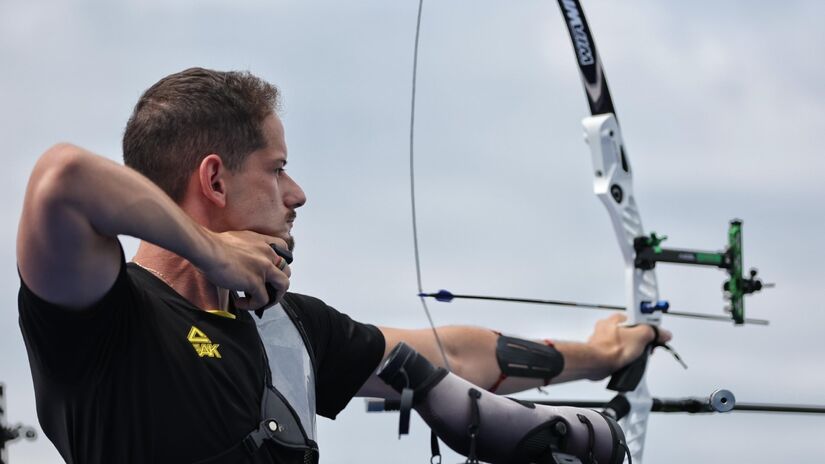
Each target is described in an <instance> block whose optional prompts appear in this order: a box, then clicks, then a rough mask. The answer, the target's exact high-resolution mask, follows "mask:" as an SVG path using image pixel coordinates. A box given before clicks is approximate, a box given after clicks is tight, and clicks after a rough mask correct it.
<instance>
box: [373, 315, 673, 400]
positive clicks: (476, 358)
mask: <svg viewBox="0 0 825 464" xmlns="http://www.w3.org/2000/svg"><path fill="white" fill-rule="evenodd" d="M624 321H625V317H624V316H623V315H620V314H614V315H613V316H610V317H608V318H606V319H602V320H600V321H599V322H597V323H596V326H595V328H594V331H593V334H592V335H591V336H590V338H589V339H588V340H587V341H586V342H568V341H554V342H553V345H554V347H555V348H556V349H557V350H558V351H559V352H560V353H561V354H562V355H563V356H564V360H565V363H564V370H563V371H562V372H561V374H559V375H558V376H556V377H554V378H553V379H551V383H559V382H568V381H572V380H580V379H589V380H600V379H603V378H605V377H607V376H609V375H610V374H612V373H613V372H615V371H617V370H618V369H619V368H621V367H623V366H624V365H626V364H628V363H630V362H631V361H633V360H634V359H636V358H637V357H639V356H640V355H641V353H642V350H643V349H644V348H645V347H646V346H647V344H648V343H650V342H651V341H652V339H653V336H654V333H653V331H652V330H650V328H649V327H646V326H643V325H642V326H636V327H624V326H622V325H621V323H622V322H624ZM381 332H382V333H383V334H384V337H385V339H386V350H385V353H384V356H385V357H386V356H387V355H388V354H389V351H390V350H392V348H394V347H395V345H397V344H398V343H399V342H402V341H403V342H404V343H406V344H408V345H410V346H411V347H413V348H414V349H415V350H416V351H417V352H419V353H420V354H422V355H424V357H426V358H427V359H428V360H429V361H430V362H432V363H433V364H435V365H437V366H440V367H444V357H443V356H442V355H441V353H440V351H439V348H438V345H437V343H436V342H435V337H434V336H433V332H432V329H419V330H405V329H393V328H388V327H381ZM438 334H439V336H440V337H441V341H442V343H443V344H444V351H445V353H446V355H447V360H448V362H449V364H450V368H451V370H452V371H453V373H454V374H456V375H458V376H459V377H462V378H464V379H465V380H468V381H469V382H471V383H473V384H475V385H478V386H480V387H482V388H487V389H489V388H490V387H492V386H493V385H496V384H497V383H498V384H499V385H497V388H496V393H500V394H507V393H514V392H518V391H523V390H527V389H530V388H536V387H540V386H542V385H544V380H543V379H536V378H525V377H507V378H506V379H504V380H503V381H501V382H499V379H501V369H500V368H499V365H498V361H497V358H496V345H497V343H498V337H499V335H498V334H497V333H495V332H494V331H492V330H489V329H484V328H479V327H466V326H450V327H439V328H438ZM670 338H671V334H670V332H668V331H666V330H664V329H662V330H661V331H660V340H661V341H663V342H666V341H668V340H670ZM538 343H542V342H541V341H538ZM388 391H389V390H388V389H387V388H386V387H385V386H384V385H381V382H380V380H377V379H376V378H373V379H370V381H368V382H367V384H366V385H365V386H364V389H362V391H361V392H360V394H361V395H362V396H371V395H372V396H384V395H383V393H386V392H388Z"/></svg>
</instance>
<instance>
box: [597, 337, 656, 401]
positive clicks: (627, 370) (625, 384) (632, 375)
mask: <svg viewBox="0 0 825 464" xmlns="http://www.w3.org/2000/svg"><path fill="white" fill-rule="evenodd" d="M652 349H653V348H652V347H649V346H648V347H647V348H645V350H644V351H643V352H642V354H641V355H640V356H639V357H638V358H636V359H635V360H634V361H633V362H631V363H630V364H628V365H626V366H624V367H623V368H621V369H619V370H618V371H616V372H614V373H613V375H612V376H610V382H608V384H607V389H608V390H613V391H617V392H629V391H633V390H635V389H636V387H638V386H639V382H641V381H642V377H644V375H645V368H646V367H647V357H648V356H650V352H651V350H652Z"/></svg>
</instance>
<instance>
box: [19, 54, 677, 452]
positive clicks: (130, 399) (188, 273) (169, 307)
mask: <svg viewBox="0 0 825 464" xmlns="http://www.w3.org/2000/svg"><path fill="white" fill-rule="evenodd" d="M277 106H278V91H277V89H276V88H275V87H273V86H272V85H270V84H268V83H266V82H264V81H262V80H261V79H259V78H257V77H255V76H252V75H250V74H248V73H237V72H217V71H211V70H206V69H200V68H194V69H188V70H185V71H183V72H180V73H176V74H173V75H170V76H167V77H165V78H163V79H162V80H160V81H159V82H158V83H156V84H155V85H153V86H152V87H151V88H149V89H148V90H147V91H146V92H145V93H144V95H143V96H142V97H141V99H140V101H139V102H138V104H137V105H136V107H135V110H134V113H133V114H132V116H131V118H130V119H129V122H128V124H127V127H126V131H125V134H124V140H123V152H124V161H125V163H126V165H127V166H128V167H124V166H120V165H118V164H116V163H113V162H111V161H108V160H107V159H105V158H102V157H99V156H96V155H94V154H92V153H89V152H88V151H86V150H84V149H82V148H80V147H76V146H72V145H68V144H60V145H56V146H54V147H53V148H51V149H49V150H48V151H47V152H46V153H44V154H43V155H42V157H41V158H40V159H39V160H38V162H37V164H36V165H35V167H34V170H33V172H32V175H31V178H30V180H29V184H28V187H27V191H26V197H25V202H24V206H23V213H22V217H21V220H20V227H19V233H18V241H17V256H18V268H19V272H20V277H21V289H20V297H19V310H20V325H21V330H22V332H23V336H24V339H25V341H26V347H27V350H28V354H29V360H30V364H31V368H32V376H33V379H34V384H35V393H36V398H37V407H38V417H39V419H40V422H41V425H42V427H43V430H44V432H45V433H46V435H47V436H48V437H49V438H50V439H51V440H52V442H53V443H54V444H55V446H56V447H57V449H58V450H59V451H60V453H61V455H62V456H63V458H64V459H66V461H67V462H69V463H95V462H118V463H126V462H159V463H160V462H170V463H171V462H175V463H180V462H197V461H203V462H213V461H210V460H211V459H213V458H216V456H217V457H219V456H221V455H222V453H229V454H223V456H224V458H223V459H224V461H225V462H232V460H233V459H235V458H234V457H233V458H227V457H226V456H230V455H231V456H236V455H234V454H232V453H235V452H236V451H237V450H238V449H241V448H239V446H240V445H239V443H246V445H244V446H248V444H249V443H250V442H251V441H253V442H257V439H252V440H251V439H250V438H249V437H251V436H252V434H251V432H250V430H254V429H255V428H256V427H258V425H259V422H260V421H261V415H262V412H261V411H262V409H266V408H268V407H270V406H272V402H271V401H275V402H277V401H281V402H283V403H289V407H287V408H286V409H287V410H291V411H293V415H294V416H295V417H294V418H293V419H295V422H296V423H299V424H300V425H301V428H302V429H303V430H302V433H303V434H304V437H303V438H304V439H305V441H306V444H308V446H310V447H311V446H312V445H314V443H313V439H314V435H313V429H314V422H313V421H314V414H315V413H318V414H321V415H323V416H326V417H330V418H334V417H335V416H336V414H337V413H338V412H339V411H340V410H341V409H343V408H344V407H345V406H346V404H347V402H348V401H349V400H350V399H351V398H352V397H353V396H354V395H356V393H358V391H359V390H360V391H361V394H363V395H389V394H391V393H388V392H389V391H390V390H389V389H388V388H387V387H386V386H382V384H381V383H380V381H376V380H375V377H374V376H372V377H371V374H372V373H373V372H374V371H375V370H376V367H377V366H378V365H379V362H380V361H381V359H382V358H383V357H385V356H386V355H387V354H388V353H389V352H390V350H391V349H392V348H393V347H395V346H396V345H397V344H398V343H399V342H402V341H403V342H406V344H408V345H409V346H411V347H412V348H414V349H415V350H416V351H418V352H419V353H421V354H422V355H423V356H424V357H426V358H427V359H429V360H430V361H431V362H433V363H435V364H436V365H441V366H443V365H444V360H443V358H442V356H441V354H440V349H439V347H438V345H437V343H436V341H435V338H434V337H433V335H432V331H431V330H428V329H427V330H401V329H392V328H376V327H374V326H370V325H365V324H361V323H357V322H355V321H353V320H351V319H350V318H349V317H347V316H346V315H343V314H341V313H339V312H337V311H336V310H334V309H332V308H330V307H329V306H327V305H326V304H325V303H323V302H322V301H320V300H318V299H315V298H312V297H308V296H304V295H297V294H292V293H287V289H288V287H289V279H290V274H291V271H290V268H289V267H288V265H287V262H286V259H285V258H284V257H282V256H280V255H284V256H286V254H285V253H283V252H280V254H279V252H277V251H276V250H275V249H274V248H273V247H271V246H270V245H272V244H274V245H275V246H276V247H280V248H282V249H292V247H293V246H294V240H293V237H292V235H291V228H292V223H293V221H294V220H295V218H296V210H297V209H298V208H300V207H301V206H303V205H304V203H305V202H306V196H305V194H304V192H303V191H302V190H301V188H300V187H299V186H298V185H297V184H296V183H295V181H293V180H292V178H291V177H290V176H289V175H288V174H287V173H286V171H285V166H286V164H287V147H286V142H285V138H284V128H283V125H282V123H281V120H280V118H279V117H278V115H277ZM119 235H130V236H134V237H137V238H139V239H141V240H142V242H141V244H140V247H139V249H138V252H137V254H136V255H135V256H134V258H133V259H132V262H131V263H128V264H127V263H126V260H125V257H124V255H123V251H122V248H121V246H120V243H119V241H118V238H117V237H118V236H119ZM268 286H269V287H270V289H268V288H267V287H268ZM268 290H271V291H268ZM235 292H244V294H245V296H244V297H242V298H241V297H238V296H237V294H236V293H235ZM275 301H277V302H280V304H279V305H278V306H276V307H274V308H270V309H267V310H266V311H263V312H262V313H260V312H259V314H257V315H255V314H254V313H251V312H250V311H251V310H257V309H261V308H264V307H265V306H267V303H271V302H275ZM622 321H623V318H622V317H621V316H614V317H611V318H608V319H606V320H603V321H600V322H599V323H598V324H597V325H596V327H595V330H594V333H593V335H592V336H591V338H590V339H589V340H588V341H587V342H586V343H566V342H556V343H555V344H554V346H553V347H544V345H543V344H534V345H536V346H539V347H542V348H544V349H545V350H544V351H542V350H541V349H538V351H537V352H538V353H540V356H539V358H540V362H538V363H537V364H541V363H546V364H547V365H546V366H545V365H537V366H531V367H536V368H537V369H539V370H540V371H541V369H544V371H542V372H545V373H548V372H550V370H552V369H551V368H558V372H553V373H552V374H553V375H550V374H546V375H525V376H519V375H512V371H510V370H508V368H507V367H506V366H507V363H506V362H504V363H502V359H504V360H505V361H506V359H507V356H508V355H507V354H506V353H504V354H502V353H503V351H502V350H503V349H502V348H501V346H500V345H501V343H500V342H501V340H502V337H501V336H500V335H499V334H498V333H495V332H493V331H491V330H487V329H480V328H472V327H446V328H442V329H440V330H439V335H440V338H441V340H442V341H443V345H444V351H445V354H446V356H447V358H448V360H449V365H450V367H451V368H452V370H453V372H454V373H456V374H457V375H459V376H461V377H463V378H465V379H467V380H469V381H470V382H472V383H474V384H476V385H481V386H483V387H484V388H489V389H491V390H497V391H498V392H499V393H506V392H512V391H517V390H523V389H527V388H533V387H536V386H541V385H545V384H546V383H547V382H549V381H552V382H560V381H569V380H575V379H582V378H589V379H600V378H604V377H605V376H607V375H609V374H610V373H612V372H614V371H615V370H617V369H618V368H620V367H622V366H624V365H626V364H627V363H629V362H630V361H632V360H633V359H635V358H637V357H638V356H639V355H640V354H641V353H642V351H643V350H644V348H645V346H647V345H648V344H649V343H650V342H652V341H653V338H654V336H655V335H654V331H652V330H650V328H648V327H644V326H640V327H622V326H620V323H621V322H622ZM669 338H670V334H669V333H667V332H666V331H661V333H660V341H667V340H668V339H669ZM508 340H509V339H508ZM512 340H516V339H512ZM522 342H523V344H530V343H531V342H526V341H521V342H514V343H516V344H518V343H522ZM502 356H503V358H502ZM296 366H297V368H296V369H293V370H290V369H292V368H293V367H296ZM302 366H303V367H302ZM548 369H550V370H548ZM290 372H291V373H290ZM296 372H297V374H296ZM508 372H509V373H510V375H508ZM262 390H263V392H264V393H262ZM270 390H271V391H270ZM273 398H274V399H273ZM270 400H271V401H270ZM268 401H269V402H270V403H269V405H268V406H267V402H268ZM262 403H264V405H262ZM275 428H276V429H277V427H275ZM262 433H263V432H262ZM253 438H254V437H253ZM250 440H251V441H250ZM282 445H283V444H282ZM287 445H289V444H287ZM258 446H260V444H259V443H258ZM296 450H297V451H296ZM306 452H307V451H306V449H305V448H302V447H295V446H286V445H285V446H275V445H272V446H270V445H265V446H263V447H262V448H261V449H260V450H258V449H257V448H256V449H255V450H254V452H250V453H249V454H250V455H251V457H250V458H249V459H250V460H251V462H261V463H263V462H268V463H271V462H302V461H303V459H304V457H305V454H306ZM214 462H218V461H214Z"/></svg>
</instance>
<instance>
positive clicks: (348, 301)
mask: <svg viewBox="0 0 825 464" xmlns="http://www.w3.org/2000/svg"><path fill="white" fill-rule="evenodd" d="M583 6H584V10H585V13H586V15H587V17H588V19H589V21H590V25H591V28H592V30H593V34H594V36H595V40H596V43H597V46H598V48H599V51H600V55H601V58H602V60H603V62H604V67H605V71H606V74H607V79H608V82H609V83H610V88H611V93H612V95H613V98H614V102H615V105H616V109H617V113H618V116H619V120H620V121H621V124H622V129H623V135H624V139H625V143H626V147H627V150H628V154H629V157H630V162H631V164H632V166H633V169H634V171H635V181H634V182H635V190H636V199H637V202H638V204H639V207H640V210H641V215H642V218H643V220H644V224H645V227H647V230H653V231H656V232H657V233H660V234H666V235H668V236H669V239H668V241H667V242H666V245H667V246H672V247H679V248H694V249H701V250H721V249H722V248H723V247H724V245H725V241H726V239H725V237H726V229H727V223H728V221H729V220H730V219H732V218H741V219H743V220H744V250H745V263H746V266H748V267H750V266H757V267H758V268H759V270H760V274H761V275H762V277H763V278H764V279H765V280H766V281H769V282H775V283H776V288H773V289H770V290H768V291H765V292H763V293H761V294H758V295H755V296H751V297H749V298H748V299H747V301H746V307H747V314H748V315H749V316H751V317H758V318H766V319H770V320H771V325H770V326H768V327H757V326H746V327H733V326H731V325H729V324H727V323H718V322H702V321H694V320H685V319H676V318H667V319H666V320H665V326H666V327H667V328H668V329H670V330H672V331H673V333H674V336H675V338H674V341H673V345H674V347H675V348H676V349H677V350H678V351H679V353H680V354H681V355H682V356H683V358H685V361H686V362H687V364H688V365H689V369H688V370H683V369H682V368H681V367H679V365H678V364H677V363H676V362H674V361H673V359H671V358H670V356H668V355H667V354H666V353H664V352H661V353H657V354H656V355H655V356H654V357H653V359H652V361H651V363H650V366H649V371H648V382H649V385H650V390H651V392H652V394H653V395H654V396H660V397H666V398H675V397H682V396H704V395H707V394H708V393H710V392H711V391H713V390H714V389H716V388H727V389H729V390H731V391H733V392H734V394H735V395H736V397H737V399H738V400H739V401H741V402H772V403H807V404H819V405H825V373H823V372H824V371H823V369H822V366H823V361H822V359H825V344H823V343H822V342H821V338H822V336H823V335H822V332H823V329H825V311H823V309H825V308H823V296H825V290H823V288H824V287H823V285H822V278H823V272H822V265H823V263H824V262H825V249H824V248H823V247H822V246H821V244H820V238H821V236H822V231H823V230H825V208H823V207H822V204H821V203H822V200H823V199H825V186H823V183H822V174H821V173H822V172H823V170H824V169H823V168H825V160H823V157H822V156H820V155H821V150H822V148H821V135H822V134H823V133H825V85H823V83H822V82H823V81H825V65H823V63H822V60H821V59H820V57H822V56H825V29H823V28H822V27H821V24H820V23H821V18H822V17H824V16H825V4H823V3H822V2H818V1H813V0H811V1H789V2H753V1H745V0H737V1H728V2H721V3H720V2H709V1H694V2H655V1H652V0H636V1H632V2H621V3H619V2H608V1H606V0H591V1H586V2H584V5H583ZM416 8H417V2H415V1H412V0H405V1H395V2H387V1H375V0H363V1H353V2H334V1H320V0H319V1H306V0H304V1H279V0H270V1H263V0H240V1H235V2H222V1H217V0H199V1H176V0H173V1H169V0H164V1H160V0H144V1H138V0H123V1H118V2H104V1H92V0H77V1H72V2H64V1H54V0H43V1H38V2H31V1H26V0H3V2H0V69H2V72H0V141H2V144H3V149H4V152H3V154H2V160H3V171H4V172H3V178H4V182H2V184H0V185H2V186H0V188H2V196H3V199H4V201H3V202H2V203H0V219H1V221H0V262H2V263H4V264H5V265H4V266H0V301H2V302H3V303H4V304H2V305H0V307H2V308H4V309H3V310H2V311H0V382H4V383H5V384H6V387H7V402H8V415H9V417H8V419H9V421H11V422H13V423H16V422H23V423H27V424H36V423H37V418H36V413H35V404H34V394H33V389H32V383H31V376H30V372H29V368H28V361H27V358H26V354H25V348H24V346H23V342H22V338H21V335H20V331H19V328H18V325H17V310H16V297H17V290H18V286H19V280H18V278H17V274H16V269H15V248H14V244H15V238H16V233H17V222H18V219H19V216H20V211H21V205H22V199H23V193H24V189H25V186H26V182H27V179H28V176H29V174H30V172H31V169H32V166H33V165H34V163H35V162H36V160H37V158H38V157H39V155H40V154H41V153H43V152H44V151H45V150H46V149H47V148H48V147H49V146H51V145H53V144H54V143H57V142H60V141H68V142H72V143H74V144H77V145H80V146H83V147H85V148H87V149H90V150H92V151H94V152H95V153H98V154H101V155H103V156H107V157H109V158H111V159H114V160H118V161H119V160H120V159H121V148H120V138H121V136H122V133H123V127H124V125H125V122H126V120H127V118H128V116H129V114H130V112H131V109H132V107H133V105H134V103H135V102H136V100H137V98H138V97H139V95H140V94H141V93H142V92H143V90H145V89H146V88H147V87H149V86H150V85H151V84H153V83H154V82H155V81H157V80H158V79H160V78H161V77H163V76H165V75H167V74H169V73H172V72H176V71H180V70H182V69H185V68H187V67H191V66H204V67H211V68H215V69H221V70H230V69H240V70H250V71H252V72H253V73H255V74H257V75H259V76H261V77H263V78H265V79H267V80H269V81H271V82H273V83H275V84H276V85H278V86H279V87H280V89H281V90H282V92H283V95H284V109H283V113H282V119H283V121H284V124H285V127H286V138H287V144H288V146H289V160H290V162H289V171H290V174H291V175H292V176H293V177H294V178H295V179H296V180H297V181H298V182H300V183H301V185H302V186H303V188H304V190H305V191H306V193H307V196H308V203H307V205H306V206H305V207H303V208H302V209H301V210H299V212H298V219H297V222H296V226H295V229H294V232H295V234H296V236H297V243H298V246H297V248H296V251H295V263H294V264H293V266H292V270H293V277H292V281H291V289H292V290H294V291H298V292H301V293H307V294H311V295H315V296H317V297H320V298H322V299H324V300H325V301H326V302H327V303H329V304H330V305H332V306H334V307H336V308H338V309H340V310H342V311H344V312H346V313H348V314H350V315H351V316H352V317H353V318H355V319H357V320H360V321H363V322H368V323H373V324H379V325H387V326H396V327H408V328H414V327H423V326H425V325H426V324H427V322H426V319H425V317H424V314H423V311H422V310H421V307H420V305H419V303H418V300H417V298H415V292H416V284H415V269H414V258H413V253H412V232H411V230H412V226H411V220H410V193H409V187H410V184H409V153H408V142H409V110H410V83H411V68H412V66H411V65H412V51H413V40H414V32H415V31H414V28H415V17H416ZM421 33H422V37H421V49H420V58H419V82H418V100H417V101H418V103H417V120H416V125H417V131H416V140H415V142H416V152H415V168H416V179H417V181H416V188H417V195H418V196H417V200H418V207H419V215H418V227H419V232H420V239H421V260H422V272H423V281H424V287H425V289H428V290H433V291H434V290H437V289H439V288H447V289H450V290H453V291H455V292H465V293H482V294H494V295H503V296H522V297H533V298H559V299H567V300H579V301H585V302H594V303H606V304H621V303H622V302H623V301H624V283H623V268H622V262H621V257H620V254H619V251H618V247H617V246H616V244H615V239H614V235H613V231H612V228H611V226H610V223H609V220H608V217H607V215H606V214H605V212H604V210H603V207H602V206H601V205H600V202H599V201H598V200H597V199H596V198H595V197H594V195H593V193H592V174H591V167H590V155H589V151H588V150H587V147H586V146H585V145H584V144H583V143H582V129H581V119H582V118H583V117H585V116H587V105H586V100H585V98H584V93H583V90H582V88H581V84H580V82H579V77H578V71H577V69H576V66H575V62H574V55H573V51H572V48H571V46H570V44H569V39H568V37H567V33H566V30H565V26H564V23H563V21H562V19H561V14H560V12H559V9H558V6H557V4H556V2H551V1H537V0H525V1H521V2H504V1H502V0H474V1H469V0H450V1H446V2H426V1H425V4H424V16H423V25H422V31H421ZM123 243H124V244H125V246H126V250H127V255H130V254H131V253H134V251H135V250H136V244H137V242H136V241H135V240H134V239H133V238H128V237H126V238H124V239H123ZM657 273H658V279H659V288H660V294H661V296H662V297H663V298H665V299H667V300H669V301H670V303H671V305H672V307H673V309H674V310H676V309H678V310H682V311H696V312H705V313H709V314H722V307H723V305H724V302H723V301H722V296H721V291H720V287H721V284H722V281H723V280H724V274H723V273H722V272H721V271H718V270H713V269H695V268H685V267H679V266H667V265H660V266H659V267H658V268H657ZM431 308H432V310H433V317H434V319H435V321H436V323H437V324H439V325H446V324H471V325H479V326H483V327H489V328H494V329H497V330H499V331H503V332H506V333H511V334H518V335H520V336H524V337H537V338H538V337H540V338H545V337H547V338H552V339H564V340H585V339H586V338H587V336H588V335H589V333H590V332H591V330H592V327H593V325H594V323H595V322H596V321H597V320H598V319H599V318H601V317H605V316H606V313H603V312H598V311H595V312H594V311H588V310H572V309H565V308H547V307H538V306H529V305H521V306H516V305H505V304H500V303H479V302H475V303H470V302H462V303H459V302H455V303H451V304H449V305H447V304H433V305H431ZM604 385H605V382H574V383H570V384H565V385H559V386H553V387H552V388H548V389H546V391H545V392H544V393H541V392H527V393H525V394H523V395H522V396H523V397H524V398H540V399H552V398H558V399H608V398H609V397H610V395H609V393H608V392H607V390H605V388H604ZM396 421H397V416H396V415H394V414H389V413H387V414H367V413H366V412H365V408H364V404H363V401H362V400H360V399H355V400H353V401H352V403H351V404H350V405H349V406H348V408H347V409H346V410H345V411H344V412H343V413H342V414H341V415H340V416H339V417H338V419H337V420H335V421H330V420H321V421H320V422H319V436H320V443H321V457H322V462H327V463H356V462H357V463H372V462H375V463H378V462H387V460H388V459H392V460H393V461H394V462H398V463H399V464H406V463H408V462H409V463H421V462H428V459H429V444H428V443H429V442H428V440H429V432H428V430H427V429H426V427H425V426H424V424H423V423H422V422H421V421H420V420H417V421H415V422H414V423H413V425H412V433H411V435H410V436H409V437H405V438H403V439H401V440H400V441H399V440H398V439H397V436H396V427H397V424H396ZM823 434H825V417H821V416H820V417H816V416H800V415H769V414H756V413H730V414H727V415H708V416H689V415H681V414H673V415H654V416H652V417H651V419H650V421H649V424H648V437H647V443H646V451H645V456H646V462H669V463H674V464H681V463H693V462H708V463H715V462H750V463H756V464H760V463H773V462H793V461H801V460H803V459H805V460H810V459H811V457H812V456H819V455H821V454H822V452H823V451H825V445H823V443H822V440H821V437H822V436H823ZM9 457H10V462H11V463H17V464H19V463H27V464H39V463H54V462H61V461H60V457H59V455H58V454H57V452H56V451H55V449H54V447H53V446H52V445H51V444H50V443H49V442H48V440H47V439H46V437H44V436H42V435H41V436H40V438H39V439H38V440H37V441H35V442H18V443H15V444H12V445H11V446H10V452H9ZM460 459H461V458H460V457H459V456H458V455H455V454H448V455H447V456H446V457H445V462H459V461H460Z"/></svg>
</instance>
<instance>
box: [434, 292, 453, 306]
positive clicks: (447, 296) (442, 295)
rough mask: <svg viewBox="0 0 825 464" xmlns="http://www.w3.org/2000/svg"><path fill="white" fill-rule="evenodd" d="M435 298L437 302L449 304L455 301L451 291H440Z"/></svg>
mask: <svg viewBox="0 0 825 464" xmlns="http://www.w3.org/2000/svg"><path fill="white" fill-rule="evenodd" d="M433 297H435V299H436V300H438V301H441V302H444V303H449V302H451V301H453V298H454V297H453V294H452V293H450V291H449V290H439V291H438V293H436V294H434V295H433Z"/></svg>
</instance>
